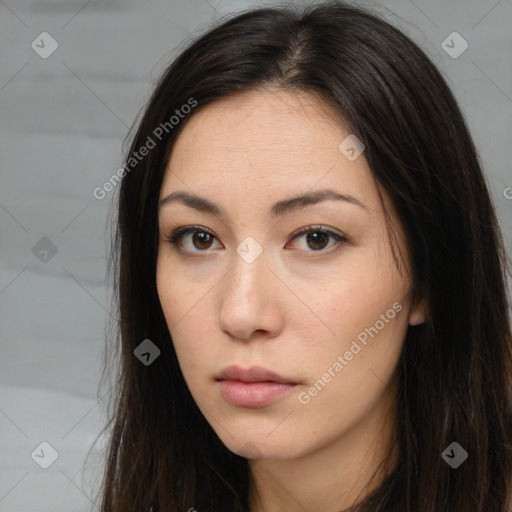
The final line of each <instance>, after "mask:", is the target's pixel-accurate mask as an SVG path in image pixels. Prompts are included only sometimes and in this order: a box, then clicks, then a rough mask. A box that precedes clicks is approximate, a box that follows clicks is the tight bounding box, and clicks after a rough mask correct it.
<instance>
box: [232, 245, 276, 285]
mask: <svg viewBox="0 0 512 512" xmlns="http://www.w3.org/2000/svg"><path fill="white" fill-rule="evenodd" d="M267 255H268V253H265V251H264V250H263V246H262V245H261V244H260V243H259V242H258V241H257V240H256V239H255V238H254V237H252V236H247V237H245V238H244V240H243V241H242V242H241V243H240V244H239V245H238V246H237V248H236V254H235V255H234V256H233V270H232V278H231V279H232V281H233V283H234V287H235V289H237V290H238V291H240V292H242V294H244V293H249V294H250V293H256V291H257V290H256V289H255V287H257V285H258V283H260V284H263V281H264V279H265V278H264V274H265V272H267V271H268V270H267V269H266V264H267V261H266V259H267Z"/></svg>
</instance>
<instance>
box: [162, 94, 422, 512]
mask: <svg viewBox="0 0 512 512" xmlns="http://www.w3.org/2000/svg"><path fill="white" fill-rule="evenodd" d="M349 134H350V131H349V130H348V129H347V128H346V127H345V126H344V124H343V123H342V122H341V120H340V118H339V117H337V116H336V113H335V112H334V111H332V109H331V107H329V106H328V105H327V104H326V103H324V102H323V100H322V99H321V98H319V97H317V96H314V95H311V94H306V93H300V94H299V93H296V92H294V93H289V92H284V91H280V90H276V89H260V90H255V91H251V92H243V93H237V94H236V95H233V96H230V97H229V98H224V99H221V100H219V101H217V102H215V103H213V104H210V105H209V106H207V107H206V108H205V109H203V110H201V111H197V112H196V113H194V115H193V116H192V117H190V118H189V119H188V121H187V124H186V126H185V127H184V129H183V131H182V133H181V134H180V136H179V138H178V139H177V141H176V143H175V146H174V148H173V151H172V154H171V157H170V160H169V162H168V166H167V170H166V174H165V177H164V181H163V184H162V188H161V194H160V197H161V198H163V197H166V196H167V195H168V194H170V193H171V192H174V191H177V190H183V191H186V192H188V193H193V194H196V195H200V196H203V197H206V198H208V199H209V200H211V201H214V202H215V203H217V204H219V205H220V206H221V207H222V209H223V210H224V211H225V216H223V217H220V216H218V215H215V214H211V213H206V212H199V211H196V210H195V209H193V208H191V207H189V206H186V205H184V204H182V203H180V202H172V203H169V204H167V205H165V206H163V207H161V208H160V211H159V228H160V242H159V250H158V262H157V287H158V294H159V297H160V302H161V305H162V308H163V311H164V314H165V317H166V321H167V325H168V327H169V330H170V333H171V336H172V339H173V342H174V347H175V350H176V354H177V357H178V361H179V364H180V367H181V370H182V372H183V375H184V378H185V380H186V383H187V385H188V387H189V389H190V392H191V394H192V396H193V398H194V400H195V401H196V403H197V404H198V407H199V408H200V410H201V411H202V413H203V414H204V416H205V418H206V419H207V421H208V422H209V424H210V425H211V427H212V428H213V429H214V431H215V432H216V433H217V435H218V436H219V438H220V439H221V440H222V442H223V443H224V444H225V445H226V446H227V447H228V448H229V449H230V450H231V451H233V452H235V453H238V454H240V455H242V456H245V457H247V458H249V459H250V461H249V464H250V469H251V474H252V477H253V482H252V484H251V492H250V504H251V511H252V512H262V511H265V512H277V511H281V510H287V511H290V512H294V511H301V512H303V511H304V510H323V511H325V512H335V511H339V510H342V509H344V508H347V507H349V506H350V505H351V504H353V503H354V502H358V501H360V500H361V499H362V498H363V497H364V496H365V495H366V494H367V493H368V492H369V491H371V490H372V489H373V488H375V487H376V486H377V485H378V483H380V479H381V478H383V476H384V474H385V472H386V471H387V470H389V469H390V468H391V467H392V465H393V463H394V462H395V456H396V451H393V457H392V458H391V459H390V460H389V461H388V466H383V467H382V468H381V472H380V473H378V474H377V476H376V478H375V479H374V481H372V482H371V483H370V484H369V485H368V486H367V487H366V488H365V484H367V483H368V480H369V479H370V476H371V475H372V473H373V472H374V471H375V470H376V469H377V467H378V466H379V464H380V463H381V462H382V461H383V459H384V456H385V454H386V450H387V449H388V448H389V446H390V440H391V435H392V433H393V419H394V414H395V407H396V368H397V362H398V359H399V356H400V352H401V349H402V345H403V340H404V337H405V334H406V331H407V328H408V325H409V324H416V323H420V322H421V321H423V319H424V314H425V312H424V309H425V308H424V304H423V303H421V304H412V303H411V299H410V297H411V280H410V275H409V269H410V265H409V260H408V256H407V254H408V253H407V249H406V241H405V239H404V234H403V231H402V229H401V227H400V223H399V222H398V218H397V215H396V212H395V210H394V208H393V205H392V204H391V202H390V200H389V197H388V196H387V195H386V194H385V192H384V191H383V195H384V200H385V203H386V209H387V210H388V212H389V213H390V215H391V219H392V221H393V225H394V226H393V227H394V230H395V233H396V235H397V237H398V241H399V246H400V247H401V249H402V250H401V251H400V252H401V254H402V253H403V254H405V256H406V257H405V258H404V261H403V267H404V269H403V271H402V275H401V273H400V272H399V270H398V269H397V266H396V264H395V262H394V260H393V257H392V252H391V248H390V245H389V239H388V235H387V231H386V225H385V218H384V212H383V209H382V206H381V203H380V201H379V197H378V193H377V189H376V185H375V183H374V181H373V179H372V176H371V173H370V169H369V167H368V165H367V162H366V160H365V158H364V153H363V154H362V155H361V156H360V157H359V158H357V159H356V160H354V161H350V160H349V159H348V158H346V157H345V155H344V154H343V153H342V152H341V151H340V150H339V149H338V146H339V144H340V143H341V142H342V141H343V140H344V139H345V138H346V137H347V136H348V135H349ZM324 188H332V189H334V190H336V191H337V192H339V193H344V194H350V195H351V196H353V197H355V198H357V199H358V200H359V201H360V202H361V203H363V204H364V206H365V208H363V207H361V206H358V205H356V204H352V203H349V202H346V201H334V200H327V201H323V202H320V203H317V204H315V205H310V206H308V207H306V208H305V209H303V210H298V211H294V212H290V213H288V214H287V215H285V216H283V217H280V218H272V217H271V216H270V214H269V211H270V207H271V205H273V204H274V203H275V202H277V201H279V200H282V199H285V198H289V197H292V196H295V195H298V194H301V193H304V192H309V191H312V190H320V189H324ZM184 225H199V226H201V227H203V228H207V229H208V230H210V231H211V232H213V234H214V236H213V237H210V238H208V237H205V235H199V236H202V237H203V238H199V239H197V236H198V234H197V233H196V235H195V239H194V233H189V234H185V235H184V236H183V238H182V240H181V244H182V246H183V251H184V252H183V253H180V252H179V251H178V246H177V245H173V244H170V243H169V242H168V241H167V237H168V235H170V234H171V232H172V231H173V230H174V229H176V228H177V227H180V226H184ZM311 225H313V226H315V227H318V226H320V227H321V228H322V229H326V228H327V229H331V230H333V231H335V232H337V233H339V234H342V235H343V234H344V235H346V236H347V237H348V238H349V241H348V242H347V243H341V242H337V241H336V240H335V239H333V238H332V237H327V236H325V237H323V238H322V235H321V234H319V235H317V237H319V238H317V240H310V241H309V242H308V239H307V234H302V235H299V237H298V238H295V239H294V238H293V236H292V235H294V233H295V232H296V231H297V230H298V229H299V228H302V227H305V226H311ZM198 231H199V232H201V229H199V230H198ZM203 232H204V231H203ZM248 236H251V237H253V238H254V239H255V240H256V241H257V243H258V244H259V245H260V246H261V248H262V249H263V252H262V253H261V254H260V255H259V256H258V257H257V258H256V259H255V260H254V261H253V262H251V263H248V262H247V261H245V260H244V259H243V258H242V257H241V256H239V254H238V253H237V252H236V248H237V246H239V245H240V244H241V243H242V242H243V241H244V239H245V238H246V237H248ZM242 246H243V244H242ZM251 250H253V249H251ZM394 303H398V304H399V305H400V306H402V307H401V311H400V312H399V313H397V314H396V315H395V316H394V318H392V319H388V322H386V323H385V326H384V328H382V329H380V330H379V332H378V334H377V335H375V336H374V337H373V338H368V340H369V341H368V343H367V345H366V346H364V345H363V346H362V350H361V351H360V352H358V353H357V355H355V356H354V357H353V358H352V360H350V361H346V362H347V364H346V366H343V369H342V370H341V371H338V372H336V371H334V372H333V370H331V376H332V374H333V373H334V375H335V376H334V377H331V379H330V381H329V382H328V383H326V385H325V386H324V387H323V388H322V389H321V391H319V392H317V394H316V395H315V396H311V395H310V400H309V402H308V403H307V404H305V403H301V401H300V400H299V396H302V397H304V396H305V393H306V394H307V392H308V390H309V389H311V387H312V386H313V385H314V384H315V382H317V381H318V380H319V379H321V378H322V375H324V374H325V373H326V372H327V371H328V369H329V368H332V367H333V364H334V363H335V362H336V361H337V360H338V359H337V358H338V356H339V355H341V356H343V354H345V352H346V351H348V350H349V349H350V346H351V343H352V342H353V341H354V340H356V339H357V336H358V335H359V334H360V333H361V332H363V331H364V330H365V329H366V328H369V327H371V326H374V325H375V323H376V321H377V320H379V318H381V315H383V314H386V311H388V310H389V309H390V308H392V305H393V304H394ZM359 345H361V344H359ZM231 364H238V365H239V366H241V367H243V368H248V367H250V366H253V365H260V366H263V367H265V368H268V369H270V370H272V371H274V372H276V373H278V374H279V375H282V376H284V377H287V378H289V379H290V380H292V381H294V382H297V383H298V385H297V386H296V388H294V389H293V390H292V391H291V392H290V393H288V394H287V395H286V396H284V397H282V398H280V399H279V400H277V401H276V402H274V403H272V404H270V405H268V406H265V407H263V408H252V409H251V408H245V407H236V406H234V405H231V404H230V403H228V402H227V401H226V400H225V399H224V398H223V397H222V395H221V393H220V391H219V385H218V382H217V381H216V380H215V376H216V375H217V374H218V372H219V371H220V370H222V369H223V368H225V367H226V366H229V365H231ZM300 393H302V395H300ZM386 468H387V469H386Z"/></svg>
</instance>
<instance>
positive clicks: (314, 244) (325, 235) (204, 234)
mask: <svg viewBox="0 0 512 512" xmlns="http://www.w3.org/2000/svg"><path fill="white" fill-rule="evenodd" d="M185 235H192V238H191V239H190V238H189V240H191V242H192V246H193V247H194V248H195V249H198V250H196V251H194V250H190V249H187V248H185V250H183V249H184V247H183V238H184V237H185ZM302 236H305V241H306V244H307V246H308V247H309V248H310V249H313V250H312V251H307V249H306V251H307V252H328V251H329V250H327V251H326V250H325V248H326V246H327V245H328V243H329V239H333V240H334V241H336V242H339V243H342V244H343V243H348V242H349V239H348V238H347V237H346V236H344V235H340V234H338V233H336V232H334V231H331V230H330V229H325V228H321V227H314V226H307V227H305V228H302V229H300V230H299V231H297V232H296V233H294V234H293V235H292V240H295V239H296V238H299V237H302ZM214 239H215V240H216V237H215V235H214V234H213V233H212V232H211V231H210V230H208V229H206V228H202V227H201V226H183V227H181V228H178V229H176V230H175V231H174V232H173V233H172V234H171V235H170V236H169V237H167V238H166V241H167V242H169V243H170V244H173V245H176V250H178V251H180V252H206V250H207V249H209V248H210V247H211V244H212V242H213V240H214ZM333 245H335V244H332V245H331V246H330V247H329V249H330V248H332V246H333Z"/></svg>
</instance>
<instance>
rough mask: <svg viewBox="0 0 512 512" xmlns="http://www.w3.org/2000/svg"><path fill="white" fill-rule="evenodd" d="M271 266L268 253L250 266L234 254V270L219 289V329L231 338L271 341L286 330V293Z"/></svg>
mask: <svg viewBox="0 0 512 512" xmlns="http://www.w3.org/2000/svg"><path fill="white" fill-rule="evenodd" d="M268 263H269V262H268V261H267V258H266V257H265V252H263V253H262V254H260V256H259V257H258V258H257V259H256V260H255V261H252V262H251V263H248V262H247V261H244V259H243V258H241V257H240V256H239V255H238V254H236V253H235V254H234V257H233V267H232V270H231V271H230V272H228V274H227V276H226V277H225V279H223V280H222V286H220V287H219V293H220V309H219V326H220V329H221V330H222V331H223V332H225V333H227V334H229V335H230V337H232V338H236V339H238V340H243V341H249V340H250V339H252V338H255V337H261V336H264V335H265V336H267V337H269V338H271V337H275V336H277V335H278V334H279V332H280V331H281V329H282V327H283V310H282V308H283V307H284V305H283V304H282V303H281V301H280V296H281V293H282V292H283V291H284V290H283V289H282V288H283V286H282V284H281V283H280V281H279V279H278V278H277V277H276V275H275V274H274V273H273V272H272V270H271V269H270V268H269V265H268Z"/></svg>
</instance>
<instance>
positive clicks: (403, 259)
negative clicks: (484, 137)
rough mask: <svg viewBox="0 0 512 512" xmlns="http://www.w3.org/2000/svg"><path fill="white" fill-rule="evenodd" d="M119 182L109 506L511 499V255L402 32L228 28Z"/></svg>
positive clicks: (464, 131) (452, 106)
mask: <svg viewBox="0 0 512 512" xmlns="http://www.w3.org/2000/svg"><path fill="white" fill-rule="evenodd" d="M121 174H122V178H123V179H122V183H121V185H120V190H119V210H118V213H119V218H118V226H117V229H118V231H117V237H116V239H115V242H116V245H115V247H114V251H113V252H112V254H113V258H112V260H111V262H110V263H111V270H113V271H114V274H115V286H116V290H117V292H118V301H119V304H118V308H119V315H120V318H119V328H120V329H119V334H120V347H121V349H122V353H121V358H120V363H121V371H120V373H119V377H118V382H117V388H116V394H115V398H116V402H115V409H114V410H113V413H112V418H111V421H110V423H109V425H107V426H108V427H112V430H111V437H110V445H109V452H108V463H107V465H106V469H105V476H104V482H103V488H102V501H101V510H102V511H105V512H107V511H108V512H117V511H119V512H121V511H122V512H129V511H134V512H135V511H137V512H140V511H143V510H153V512H157V511H160V512H174V511H178V510H179V511H183V510H188V511H190V512H192V511H194V510H195V511H198V512H202V511H222V512H226V511H240V512H241V511H250V512H262V511H266V512H274V511H279V510H286V511H288V512H290V511H292V512H293V511H296V510H297V511H303V510H310V511H312V510H323V511H326V512H338V511H340V510H347V511H348V510H350V511H352V512H356V511H357V512H363V511H368V512H369V511H371V512H384V511H386V512H390V511H396V512H398V511H400V512H409V511H410V512H413V511H414V512H427V511H428V512H434V511H435V512H445V511H446V512H452V511H454V510H457V511H458V512H490V511H492V512H506V511H507V510H511V509H512V507H511V506H510V502H511V500H512V489H511V487H512V350H511V348H512V338H511V332H510V324H509V321H508V318H507V308H508V302H507V301H508V297H507V296H506V275H507V274H506V268H507V267H506V260H505V253H504V250H503V244H502V240H501V236H500V231H499V227H498V223H497V220H496V217H495V213H494V210H493V207H492V204H491V201H490V198H489V192H488V188H487V185H486V183H485V180H484V177H483V174H482V170H481V168H480V165H479V161H478V157H477V154H476V151H475V147H474V145H473V142H472V139H471V137H470V134H469V133H468V128H467V126H466V124H465V122H464V118H463V116H462V114H461V112H460V110H459V108H458V106H457V103H456V100H455V99H454V97H453V95H452V93H451V92H450V90H449V88H448V87H447V85H446V83H445V81H444V80H443V78H442V77H441V75H440V73H439V72H438V71H437V70H436V68H435V67H434V65H433V64H432V62H431V61H430V60H429V59H428V58H427V57H426V55H425V54H424V53H423V52H422V51H421V50H420V49H419V48H418V47H417V46H416V45H415V44H414V43H413V42H412V41H411V40H409V39H408V38H407V37H406V36H405V35H404V34H402V33H401V32H400V31H398V30H397V29H395V28H393V27H392V26H391V25H389V24H388V23H387V22H385V21H383V20H382V19H380V18H379V17H378V16H375V15H373V14H371V13H370V12H368V11H365V10H361V9H359V8H355V7H352V6H348V5H345V4H343V3H336V2H330V3H325V4H319V5H316V6H314V7H308V8H306V9H304V10H303V12H297V11H296V10H293V9H291V8H290V9H288V8H273V9H270V8H264V9H256V10H251V11H247V12H245V13H242V14H239V15H237V16H236V17H233V18H231V19H229V20H227V21H224V22H223V23H222V24H219V25H218V26H217V27H215V28H213V29H211V30H209V31H208V32H207V33H205V34H204V35H203V36H201V37H199V38H198V39H197V40H196V41H194V42H193V43H191V44H190V45H189V46H188V47H187V48H186V49H184V50H183V51H182V52H181V54H180V55H179V56H178V57H177V58H176V59H175V60H174V61H173V62H172V64H171V65H170V66H169V67H168V69H167V70H166V72H165V73H164V74H163V76H162V77H161V79H160V81H159V83H158V85H157V86H156V88H155V91H154V93H153V95H152V97H151V99H150V101H149V103H148V105H147V107H146V108H145V110H144V113H143V116H142V118H141V120H140V122H139V124H138V128H137V131H136V133H135V135H134V137H133V141H132V143H131V148H130V150H129V152H128V153H127V156H126V163H125V165H124V166H123V168H122V169H121ZM113 327H114V328H115V327H116V326H113ZM112 348H114V347H112Z"/></svg>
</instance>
